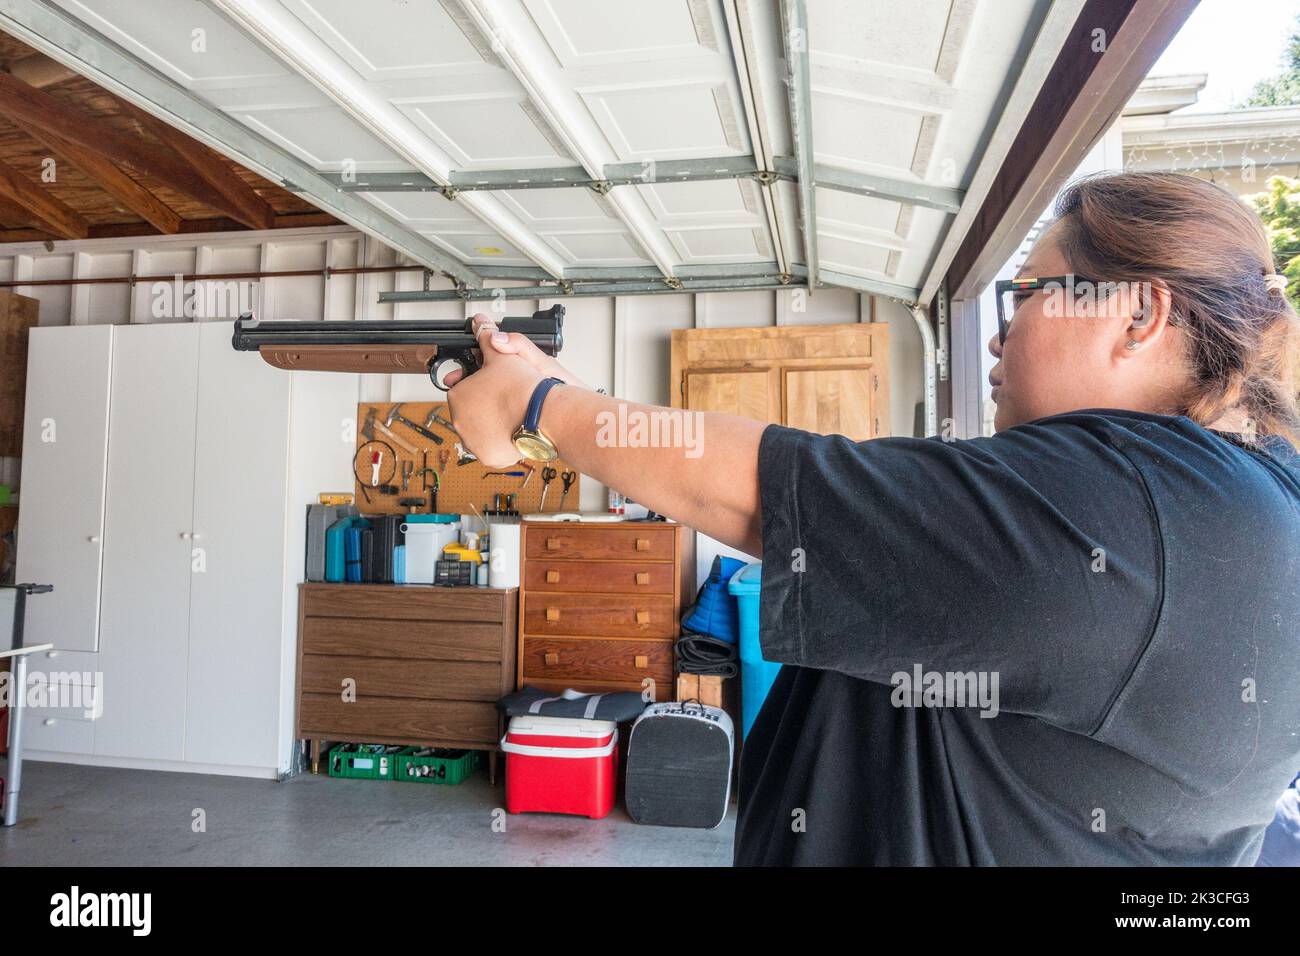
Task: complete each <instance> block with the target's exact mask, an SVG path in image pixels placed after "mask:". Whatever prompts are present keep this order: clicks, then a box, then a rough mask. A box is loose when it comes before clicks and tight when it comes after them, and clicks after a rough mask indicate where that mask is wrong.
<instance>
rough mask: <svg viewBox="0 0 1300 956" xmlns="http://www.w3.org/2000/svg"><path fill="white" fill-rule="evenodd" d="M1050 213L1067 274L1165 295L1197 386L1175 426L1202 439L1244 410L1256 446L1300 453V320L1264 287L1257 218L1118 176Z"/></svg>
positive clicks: (1075, 191) (1211, 194) (1178, 185)
mask: <svg viewBox="0 0 1300 956" xmlns="http://www.w3.org/2000/svg"><path fill="white" fill-rule="evenodd" d="M1055 213H1056V223H1057V224H1056V225H1055V226H1054V227H1053V232H1054V235H1055V236H1056V239H1057V241H1058V242H1059V244H1060V249H1061V253H1062V255H1064V257H1065V260H1066V262H1068V263H1069V264H1070V267H1071V269H1073V270H1074V271H1076V272H1078V273H1079V274H1080V275H1087V276H1091V277H1096V279H1098V280H1099V281H1101V280H1105V281H1112V282H1120V281H1127V282H1151V283H1152V284H1153V285H1158V286H1163V287H1165V288H1166V289H1168V290H1169V295H1170V308H1171V311H1170V318H1171V321H1172V322H1173V324H1174V325H1176V326H1177V327H1179V328H1181V329H1182V330H1183V331H1184V332H1185V333H1186V334H1187V337H1188V340H1189V343H1190V354H1189V356H1188V358H1189V361H1190V363H1191V366H1192V372H1193V377H1194V384H1193V386H1192V391H1191V393H1190V395H1189V396H1188V397H1187V399H1186V402H1185V407H1184V408H1182V409H1179V412H1180V413H1181V414H1185V415H1187V416H1188V417H1189V418H1191V419H1192V420H1193V421H1195V422H1197V423H1199V424H1201V425H1204V426H1206V427H1208V426H1210V425H1212V424H1213V423H1214V422H1215V421H1216V420H1218V419H1219V418H1220V417H1221V416H1222V415H1223V413H1224V412H1226V411H1227V410H1229V409H1233V408H1241V409H1242V410H1244V411H1245V412H1246V414H1247V415H1249V416H1250V419H1251V422H1252V426H1253V429H1254V431H1255V433H1256V434H1259V435H1270V434H1271V435H1281V436H1283V437H1284V438H1286V439H1287V440H1289V441H1290V442H1291V443H1292V444H1300V410H1298V409H1297V403H1296V365H1297V357H1298V355H1300V319H1298V318H1297V316H1296V311H1295V309H1294V308H1293V307H1292V305H1291V303H1290V301H1288V299H1287V297H1286V293H1285V291H1284V289H1283V288H1280V287H1279V286H1280V283H1278V282H1277V281H1276V280H1273V281H1272V282H1266V281H1265V276H1268V275H1271V274H1273V273H1274V272H1275V269H1274V264H1273V254H1272V250H1271V249H1270V248H1269V243H1268V237H1267V235H1266V234H1265V232H1264V226H1263V224H1262V223H1261V222H1260V219H1259V217H1258V216H1257V215H1256V214H1255V213H1254V211H1253V210H1251V209H1249V208H1248V207H1247V206H1246V205H1245V204H1243V203H1242V202H1241V201H1240V200H1238V199H1237V198H1236V197H1235V196H1233V195H1232V194H1231V193H1229V192H1227V191H1226V190H1224V189H1223V188H1221V187H1219V186H1216V185H1214V184H1213V183H1210V182H1207V181H1205V180H1203V179H1197V178H1196V177H1194V176H1186V175H1183V174H1180V173H1114V174H1109V175H1100V176H1092V177H1088V178H1086V179H1081V180H1079V181H1077V182H1075V183H1072V184H1071V185H1070V186H1068V187H1067V188H1066V190H1065V191H1064V192H1063V193H1062V194H1061V196H1060V198H1059V199H1058V200H1057V204H1056V210H1055Z"/></svg>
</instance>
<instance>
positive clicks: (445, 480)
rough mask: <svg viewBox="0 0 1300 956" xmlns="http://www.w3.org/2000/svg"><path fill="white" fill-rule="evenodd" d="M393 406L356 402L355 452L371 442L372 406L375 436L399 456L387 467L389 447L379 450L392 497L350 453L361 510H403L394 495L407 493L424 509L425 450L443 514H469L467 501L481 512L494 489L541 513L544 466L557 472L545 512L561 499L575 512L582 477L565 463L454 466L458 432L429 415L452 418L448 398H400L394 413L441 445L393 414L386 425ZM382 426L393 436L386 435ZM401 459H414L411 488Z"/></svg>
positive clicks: (383, 478)
mask: <svg viewBox="0 0 1300 956" xmlns="http://www.w3.org/2000/svg"><path fill="white" fill-rule="evenodd" d="M394 404H396V403H394V402H361V403H360V404H358V405H357V444H356V449H355V451H357V452H359V451H360V450H361V446H363V445H365V444H366V443H367V442H369V441H370V439H369V438H367V436H366V434H365V423H366V419H367V417H368V416H369V415H370V412H371V410H373V411H374V414H375V418H374V431H373V437H374V438H375V439H376V440H377V441H382V442H386V443H387V444H388V445H391V446H392V448H393V450H394V451H395V452H396V454H397V459H396V461H395V462H393V463H392V465H390V464H389V462H388V457H389V455H388V451H387V449H383V461H382V462H381V466H380V483H381V484H392V485H396V486H397V488H398V492H397V494H395V495H382V494H379V493H378V491H377V490H376V489H375V488H372V487H370V485H369V482H368V479H369V477H370V473H371V472H370V464H369V463H368V462H366V461H364V460H359V459H357V458H355V457H354V459H353V460H354V461H356V462H357V468H356V472H357V474H359V475H360V476H361V477H362V478H365V479H367V484H366V493H365V494H363V493H362V485H361V482H360V481H357V482H356V488H355V492H356V503H357V506H358V507H359V508H360V509H361V512H362V513H363V514H405V513H406V512H407V511H408V510H409V509H408V508H406V507H405V506H403V505H401V504H399V503H398V499H400V498H408V497H409V498H423V499H424V505H423V506H422V507H420V508H417V509H416V511H428V510H429V506H428V502H429V493H428V491H427V490H425V488H424V485H425V481H424V479H428V483H429V485H430V487H432V484H433V475H431V474H417V472H419V471H420V469H422V468H423V467H425V466H424V461H425V453H426V452H427V453H428V463H429V464H428V467H430V468H433V469H434V470H435V471H438V470H439V467H440V465H441V471H440V472H439V474H438V481H439V488H438V511H440V512H442V513H444V514H447V513H450V514H472V513H473V509H472V508H471V507H470V505H473V506H474V508H477V509H478V510H479V511H480V512H482V511H483V506H484V505H485V504H486V505H487V506H488V508H491V507H492V503H493V497H494V496H495V495H496V494H498V493H500V494H503V495H506V494H511V493H513V494H514V495H515V510H516V511H519V512H521V513H522V514H530V513H533V512H537V511H541V510H542V507H541V505H542V487H543V482H542V468H543V467H550V468H554V469H555V472H556V478H555V480H553V481H552V482H551V486H550V491H549V492H547V494H546V511H547V512H548V513H553V512H556V511H560V510H561V509H560V501H561V498H562V497H563V498H564V509H563V510H565V511H577V510H578V502H579V500H580V498H579V493H580V491H581V483H582V476H581V475H579V474H578V473H577V471H576V470H575V469H572V468H570V467H569V466H568V465H566V464H565V463H564V462H563V461H553V462H550V463H549V464H548V465H545V466H544V465H543V464H542V463H541V462H536V461H530V462H521V463H520V464H517V465H511V466H509V467H508V468H500V469H492V468H488V467H487V466H486V465H484V464H482V463H481V462H479V461H474V462H471V463H469V464H466V465H460V464H457V454H456V442H458V441H459V440H460V439H459V438H457V437H456V434H455V433H454V432H453V431H452V430H451V429H450V428H447V427H446V426H444V425H440V424H438V423H437V422H434V421H433V420H432V418H431V417H430V413H431V412H433V411H434V410H435V409H436V410H437V412H438V414H439V415H440V416H442V417H443V418H444V419H449V418H450V417H451V416H450V415H449V414H448V412H447V403H446V402H402V403H401V407H400V408H398V410H397V414H398V415H401V416H402V417H403V418H408V419H410V420H411V421H413V422H415V424H417V425H427V427H428V429H429V431H431V432H433V433H434V434H435V435H438V436H439V437H440V438H442V440H443V442H442V444H441V445H438V444H436V443H435V442H434V441H433V440H432V439H430V438H428V437H426V436H424V435H421V434H420V433H419V432H418V431H416V430H415V429H413V428H411V427H409V426H408V425H405V424H403V423H402V422H400V421H398V420H397V418H393V420H392V424H390V425H385V422H386V421H387V419H388V415H389V412H390V411H392V409H393V406H394ZM385 428H387V430H388V431H389V432H391V433H392V434H386V433H385V430H384V429H385ZM395 439H396V440H395ZM403 442H404V443H406V445H408V446H410V448H411V449H414V453H412V452H411V451H410V450H408V449H407V448H404V447H402V444H401V443H403ZM440 452H444V453H445V454H446V459H445V464H444V463H443V462H442V461H441V460H440V458H439V453H440ZM405 461H411V462H413V463H414V469H413V471H412V474H411V476H410V479H409V487H408V488H407V489H406V490H403V489H402V462H405ZM529 468H532V469H533V475H532V477H531V478H528V477H527V475H528V470H529ZM489 471H522V472H524V475H525V477H524V478H512V477H506V476H502V475H494V476H492V477H487V473H488V472H489ZM566 471H569V472H573V483H572V484H571V485H570V486H569V494H568V496H567V497H564V482H563V481H562V479H561V477H560V476H562V475H563V474H564V473H565V472H566ZM525 480H526V483H525ZM367 494H368V495H369V500H368V501H367V499H366V495H367Z"/></svg>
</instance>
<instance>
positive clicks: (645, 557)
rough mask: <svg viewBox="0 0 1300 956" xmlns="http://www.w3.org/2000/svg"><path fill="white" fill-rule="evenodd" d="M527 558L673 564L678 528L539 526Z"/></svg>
mask: <svg viewBox="0 0 1300 956" xmlns="http://www.w3.org/2000/svg"><path fill="white" fill-rule="evenodd" d="M527 535H528V541H527V544H526V545H525V556H526V557H528V558H530V559H532V558H577V559H584V560H588V561H593V560H594V561H618V560H624V561H627V560H638V561H671V560H673V553H674V551H675V550H676V538H677V526H676V525H664V524H644V525H635V526H631V527H625V526H622V525H615V526H609V525H606V526H605V527H589V528H583V527H573V528H569V527H536V528H529V529H528V531H527Z"/></svg>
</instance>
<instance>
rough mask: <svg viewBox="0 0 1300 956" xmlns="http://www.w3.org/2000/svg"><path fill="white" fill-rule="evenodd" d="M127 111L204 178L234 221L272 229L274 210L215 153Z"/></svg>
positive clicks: (150, 118)
mask: <svg viewBox="0 0 1300 956" xmlns="http://www.w3.org/2000/svg"><path fill="white" fill-rule="evenodd" d="M128 109H129V110H130V113H131V115H132V116H134V117H135V118H136V120H137V121H138V122H139V123H140V125H141V126H143V127H144V128H145V129H146V130H147V131H148V132H149V133H151V134H152V135H153V136H154V138H155V139H157V140H158V141H159V142H160V143H162V144H163V145H164V146H168V147H170V148H171V149H172V150H173V151H174V152H175V153H176V155H177V156H179V157H180V158H181V159H183V160H184V161H185V162H186V163H187V164H188V165H189V166H190V167H191V168H193V170H194V171H195V172H196V173H198V174H199V175H200V176H202V177H203V179H204V181H205V182H207V184H208V185H209V186H211V187H212V188H213V189H215V190H217V191H218V192H220V193H221V195H223V196H224V197H225V198H226V199H227V200H228V202H229V206H228V207H227V208H226V209H225V210H223V211H224V212H226V213H227V214H228V215H229V216H230V217H231V218H233V219H236V220H238V221H239V222H242V223H243V224H244V225H246V226H248V227H249V228H251V229H269V228H271V224H272V222H273V220H274V219H275V212H274V210H272V209H271V207H270V205H268V204H267V202H266V200H264V199H263V198H262V197H261V196H259V195H258V194H257V190H255V189H254V188H253V187H252V186H250V185H249V184H248V183H247V182H245V181H244V180H243V179H242V178H241V177H240V176H239V174H238V173H236V172H235V171H234V170H233V169H231V167H230V165H229V164H228V163H227V162H226V161H225V160H224V159H222V158H221V157H220V156H219V155H218V154H217V153H216V152H215V151H213V150H211V149H209V148H208V147H206V146H204V145H203V144H202V143H200V142H199V141H198V140H196V139H192V138H190V137H189V136H186V135H185V134H184V133H182V132H181V131H180V130H178V129H175V128H173V127H171V126H168V125H167V124H166V123H164V122H163V121H162V120H159V119H156V118H155V117H153V116H151V115H150V114H148V113H146V112H144V110H141V109H137V108H136V107H134V106H129V105H128ZM231 207H233V208H231Z"/></svg>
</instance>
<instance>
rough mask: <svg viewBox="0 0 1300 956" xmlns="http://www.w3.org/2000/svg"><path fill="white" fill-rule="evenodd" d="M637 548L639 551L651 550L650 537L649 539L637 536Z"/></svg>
mask: <svg viewBox="0 0 1300 956" xmlns="http://www.w3.org/2000/svg"><path fill="white" fill-rule="evenodd" d="M636 549H637V550H638V551H649V550H650V539H649V538H637V539H636Z"/></svg>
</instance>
